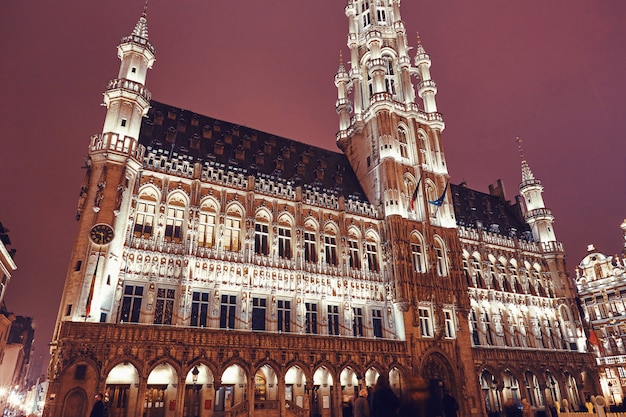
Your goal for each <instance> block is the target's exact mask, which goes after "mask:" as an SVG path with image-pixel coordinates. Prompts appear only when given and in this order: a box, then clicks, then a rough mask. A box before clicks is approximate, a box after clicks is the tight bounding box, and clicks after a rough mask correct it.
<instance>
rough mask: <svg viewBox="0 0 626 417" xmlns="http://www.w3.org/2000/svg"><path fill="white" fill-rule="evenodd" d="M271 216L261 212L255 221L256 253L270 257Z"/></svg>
mask: <svg viewBox="0 0 626 417" xmlns="http://www.w3.org/2000/svg"><path fill="white" fill-rule="evenodd" d="M269 221H270V220H269V214H268V213H267V212H266V211H264V210H261V211H259V212H258V213H257V215H256V219H255V221H254V253H256V254H257V255H269V253H270V231H269V230H270V225H269Z"/></svg>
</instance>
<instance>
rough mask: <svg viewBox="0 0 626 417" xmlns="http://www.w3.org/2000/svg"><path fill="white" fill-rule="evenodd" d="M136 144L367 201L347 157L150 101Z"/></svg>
mask: <svg viewBox="0 0 626 417" xmlns="http://www.w3.org/2000/svg"><path fill="white" fill-rule="evenodd" d="M150 104H151V108H150V110H149V111H148V114H147V117H145V118H144V120H143V124H142V127H141V133H140V137H139V142H140V143H141V144H142V145H144V146H145V147H146V148H148V149H162V150H163V151H164V152H166V153H170V152H172V151H173V152H176V153H177V154H179V155H187V156H190V157H192V158H193V160H194V161H197V162H201V163H204V162H213V163H217V164H223V165H224V166H228V167H236V168H239V169H241V170H243V171H244V172H245V173H249V174H251V175H262V176H263V175H265V176H269V177H274V178H276V179H277V180H282V181H290V182H292V183H293V184H294V185H296V186H297V185H302V186H303V187H304V188H313V189H317V190H320V191H322V190H323V191H325V192H328V193H331V194H335V195H343V196H345V197H346V198H352V199H353V200H357V201H364V202H366V201H367V198H366V197H365V193H364V192H363V190H362V188H361V186H360V184H359V182H358V181H357V179H356V176H355V174H354V172H353V171H352V168H351V166H350V163H349V162H348V160H347V158H346V157H345V156H344V155H343V154H342V153H338V152H333V151H329V150H326V149H322V148H318V147H314V146H310V145H307V144H304V143H300V142H296V141H294V140H291V139H286V138H282V137H279V136H275V135H272V134H269V133H266V132H261V131H259V130H256V129H251V128H249V127H245V126H240V125H237V124H234V123H230V122H226V121H223V120H218V119H214V118H211V117H208V116H203V115H200V114H197V113H194V112H192V111H189V110H184V109H180V108H177V107H173V106H169V105H167V104H164V103H160V102H158V101H152V102H151V103H150Z"/></svg>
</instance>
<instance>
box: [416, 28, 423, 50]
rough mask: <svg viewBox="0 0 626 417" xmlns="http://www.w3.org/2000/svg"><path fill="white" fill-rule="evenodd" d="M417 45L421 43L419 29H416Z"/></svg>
mask: <svg viewBox="0 0 626 417" xmlns="http://www.w3.org/2000/svg"><path fill="white" fill-rule="evenodd" d="M417 45H418V46H421V45H422V37H421V36H420V32H419V30H418V31H417Z"/></svg>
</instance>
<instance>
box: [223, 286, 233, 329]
mask: <svg viewBox="0 0 626 417" xmlns="http://www.w3.org/2000/svg"><path fill="white" fill-rule="evenodd" d="M236 308H237V296H235V295H226V294H223V295H222V301H221V303H220V329H234V328H235V309H236Z"/></svg>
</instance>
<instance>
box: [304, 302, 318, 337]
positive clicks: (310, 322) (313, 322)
mask: <svg viewBox="0 0 626 417" xmlns="http://www.w3.org/2000/svg"><path fill="white" fill-rule="evenodd" d="M305 307H306V317H305V331H306V332H307V333H309V334H317V304H315V303H305Z"/></svg>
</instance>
